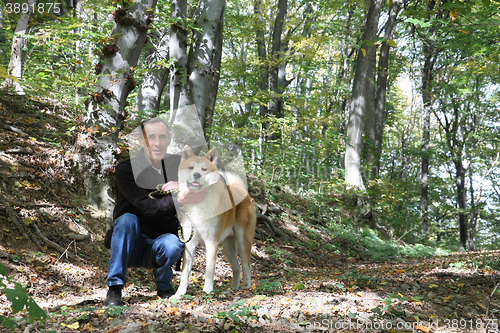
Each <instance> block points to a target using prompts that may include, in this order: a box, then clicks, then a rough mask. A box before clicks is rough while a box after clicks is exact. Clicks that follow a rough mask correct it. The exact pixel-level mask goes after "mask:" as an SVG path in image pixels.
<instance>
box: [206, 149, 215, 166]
mask: <svg viewBox="0 0 500 333" xmlns="http://www.w3.org/2000/svg"><path fill="white" fill-rule="evenodd" d="M207 158H208V160H209V161H210V162H212V163H213V164H217V150H215V148H212V149H210V151H209V152H208V153H207Z"/></svg>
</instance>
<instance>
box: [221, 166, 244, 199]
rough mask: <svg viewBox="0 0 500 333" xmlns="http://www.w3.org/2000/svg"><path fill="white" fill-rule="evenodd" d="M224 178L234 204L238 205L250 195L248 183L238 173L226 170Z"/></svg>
mask: <svg viewBox="0 0 500 333" xmlns="http://www.w3.org/2000/svg"><path fill="white" fill-rule="evenodd" d="M224 178H225V180H226V185H227V187H228V188H229V191H230V195H231V196H232V199H233V202H232V203H233V205H238V204H239V203H240V202H242V201H243V200H244V199H245V198H246V197H247V196H248V189H247V184H245V182H244V181H243V179H242V178H241V177H240V176H239V175H238V174H236V173H232V172H226V173H224Z"/></svg>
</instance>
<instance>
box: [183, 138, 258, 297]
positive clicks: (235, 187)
mask: <svg viewBox="0 0 500 333" xmlns="http://www.w3.org/2000/svg"><path fill="white" fill-rule="evenodd" d="M216 163H217V152H216V150H215V149H211V150H210V151H209V152H208V153H207V155H206V156H200V157H199V156H196V155H195V154H194V153H193V151H192V150H191V148H190V147H189V146H185V147H184V149H183V151H182V157H181V163H180V165H179V190H180V193H179V198H186V199H187V200H186V202H187V203H182V207H181V210H182V211H184V212H186V213H187V215H186V214H182V213H181V214H179V219H180V222H181V226H182V229H183V235H184V237H186V238H187V236H188V235H189V234H190V233H191V230H192V229H193V230H194V234H193V237H192V239H191V240H190V241H188V242H187V243H186V246H185V249H184V257H183V268H182V275H181V281H180V285H179V288H178V289H177V293H176V294H175V295H174V296H173V298H179V297H180V296H181V295H184V294H185V293H186V290H187V287H188V284H189V275H190V273H191V268H192V266H193V261H194V253H195V250H196V247H197V246H198V244H200V243H203V244H204V245H205V248H206V271H205V285H204V287H203V291H204V292H206V293H210V292H212V290H213V285H214V273H215V261H216V258H217V249H218V246H219V244H222V245H223V249H224V254H225V255H226V258H227V259H228V260H229V262H230V264H231V269H232V271H233V280H232V284H231V288H232V289H233V290H238V289H240V287H241V289H248V288H250V285H251V278H250V256H251V249H252V243H253V239H254V234H255V225H256V222H257V219H256V214H255V207H254V205H253V203H252V201H251V199H250V196H249V195H248V192H247V190H246V187H245V185H244V183H243V182H242V180H241V179H240V178H239V177H238V176H237V175H234V174H230V173H226V174H225V181H224V180H223V179H222V178H221V175H220V174H219V171H218V170H217V167H216ZM190 196H191V198H192V200H190V199H189V198H190ZM188 216H189V217H188ZM238 255H239V256H240V259H241V269H240V265H239V263H238ZM241 271H243V280H242V283H241V285H240V274H241Z"/></svg>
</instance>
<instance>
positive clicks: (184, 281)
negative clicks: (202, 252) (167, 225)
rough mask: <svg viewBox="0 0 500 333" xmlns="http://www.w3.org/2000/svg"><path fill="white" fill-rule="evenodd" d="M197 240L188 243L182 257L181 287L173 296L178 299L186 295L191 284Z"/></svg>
mask: <svg viewBox="0 0 500 333" xmlns="http://www.w3.org/2000/svg"><path fill="white" fill-rule="evenodd" d="M197 245H198V243H197V242H195V241H194V240H191V241H190V242H188V243H186V245H185V247H184V255H183V259H182V274H181V282H180V283H179V288H178V289H177V292H176V293H175V295H174V296H172V298H174V299H178V298H180V297H181V296H182V295H184V294H185V293H186V291H187V287H188V285H189V275H191V269H192V268H193V262H194V252H195V250H196V246H197Z"/></svg>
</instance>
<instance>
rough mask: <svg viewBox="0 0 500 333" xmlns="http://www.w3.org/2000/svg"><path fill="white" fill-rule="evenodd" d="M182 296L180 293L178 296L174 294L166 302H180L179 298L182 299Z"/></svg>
mask: <svg viewBox="0 0 500 333" xmlns="http://www.w3.org/2000/svg"><path fill="white" fill-rule="evenodd" d="M183 295H184V294H182V293H180V294H179V293H175V294H174V295H172V296H170V297H169V299H168V300H169V301H170V302H172V301H178V300H180V299H181V297H182V296H183Z"/></svg>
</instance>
